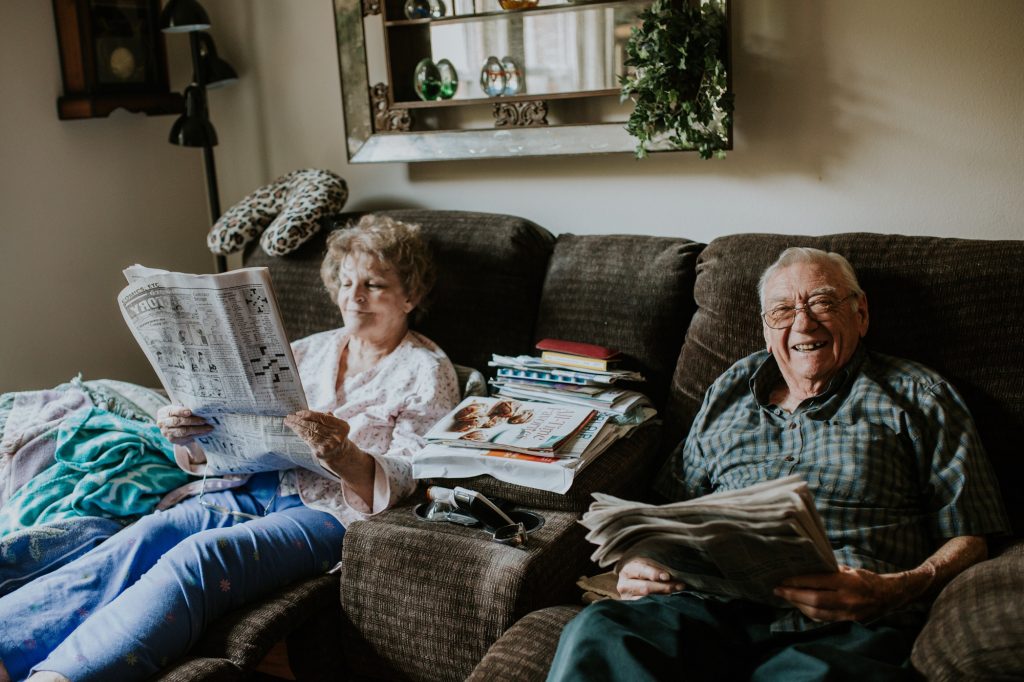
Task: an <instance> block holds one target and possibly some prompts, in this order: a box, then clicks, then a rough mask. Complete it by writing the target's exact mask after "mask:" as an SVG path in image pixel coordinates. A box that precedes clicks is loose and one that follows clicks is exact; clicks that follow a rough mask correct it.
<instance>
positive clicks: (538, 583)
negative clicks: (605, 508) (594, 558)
mask: <svg viewBox="0 0 1024 682" xmlns="http://www.w3.org/2000/svg"><path fill="white" fill-rule="evenodd" d="M413 508H414V503H407V504H403V505H401V506H398V507H395V508H394V509H391V510H389V511H386V512H382V513H381V514H378V515H376V516H374V517H372V518H370V519H368V520H366V521H361V522H359V523H356V524H353V526H352V527H351V528H350V529H349V531H348V534H347V535H346V536H345V546H344V552H343V559H342V565H341V584H342V592H341V601H342V608H343V610H344V612H345V615H346V617H347V618H348V619H349V620H350V624H349V627H350V628H352V630H351V631H350V632H347V633H346V635H345V637H344V638H343V641H344V642H345V646H346V647H350V646H354V645H356V644H357V643H358V641H359V640H360V639H363V638H365V640H367V641H368V642H370V643H372V644H371V646H372V652H368V651H363V652H353V653H351V654H350V653H349V651H348V650H346V658H347V659H348V660H349V662H350V664H351V665H352V667H353V672H355V673H356V674H361V675H367V676H375V675H379V674H380V670H382V669H386V668H387V667H389V666H393V667H394V669H395V671H396V672H395V674H396V675H397V676H399V677H401V678H408V679H412V680H423V681H424V682H440V681H442V680H449V681H455V680H464V679H465V678H466V677H467V676H468V675H469V673H470V672H471V671H472V669H473V667H474V666H475V665H476V663H477V662H478V661H479V660H480V659H481V658H482V657H483V655H484V654H485V653H486V652H487V649H488V647H489V646H490V645H491V644H492V643H493V642H494V641H495V640H497V639H498V637H499V636H500V635H501V633H502V632H504V631H505V630H506V629H507V628H508V627H509V626H511V625H512V624H513V623H515V622H516V621H517V620H518V619H519V618H521V617H523V616H525V615H526V614H527V613H529V612H530V611H534V610H536V609H541V608H544V607H548V606H553V605H555V604H559V603H564V602H568V601H575V600H577V599H578V589H577V588H576V587H575V584H574V583H575V581H576V579H577V578H578V577H579V576H580V575H583V574H585V573H588V572H593V569H592V567H591V566H590V563H589V561H588V559H587V557H588V556H589V554H590V549H591V547H590V545H589V543H587V542H586V540H585V539H584V535H585V532H586V529H584V528H583V527H582V526H581V525H579V524H578V523H577V515H576V514H573V513H570V512H558V511H550V510H537V511H538V512H539V513H540V514H541V515H543V516H544V518H545V523H544V525H543V526H542V527H541V528H540V529H538V530H537V531H535V532H533V533H531V534H530V540H529V543H528V544H527V545H526V546H525V547H524V548H514V547H508V546H505V545H500V544H497V543H495V542H493V541H492V540H491V538H490V535H489V534H487V533H486V532H485V531H483V530H481V529H478V528H466V527H464V526H458V525H455V524H452V523H446V522H441V523H431V522H428V521H423V520H421V519H419V518H418V517H416V516H415V514H414V512H413ZM555 548H557V550H556V549H555ZM439 549H440V551H439ZM411 633H416V634H415V635H412V634H411ZM372 654H375V656H374V655H372ZM375 657H376V658H377V660H374V659H375ZM380 659H383V661H381V660H380ZM384 661H386V663H385V662H384Z"/></svg>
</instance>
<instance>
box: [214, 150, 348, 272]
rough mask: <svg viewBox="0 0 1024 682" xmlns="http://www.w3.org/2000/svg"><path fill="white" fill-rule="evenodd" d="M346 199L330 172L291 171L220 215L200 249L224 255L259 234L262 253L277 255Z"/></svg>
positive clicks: (310, 231) (339, 181) (343, 187)
mask: <svg viewBox="0 0 1024 682" xmlns="http://www.w3.org/2000/svg"><path fill="white" fill-rule="evenodd" d="M347 199H348V186H347V185H346V184H345V181H344V180H342V179H341V177H339V176H338V175H335V174H334V173H332V172H331V171H325V170H313V169H305V170H296V171H292V172H291V173H288V174H287V175H284V176H282V177H280V178H278V179H277V180H275V181H274V182H272V183H270V184H269V185H265V186H263V187H260V188H259V189H258V190H256V191H255V192H253V193H252V194H250V195H249V196H247V197H246V198H245V199H242V200H241V201H240V202H238V203H237V204H235V205H234V206H232V207H231V208H229V209H228V210H227V211H225V212H224V215H222V216H221V217H220V219H219V220H218V221H217V222H216V224H214V226H213V228H212V229H211V230H210V234H208V235H207V236H206V245H207V246H208V247H209V249H210V251H212V252H214V253H216V254H220V255H222V256H226V255H227V254H229V253H235V252H236V251H239V250H241V248H242V247H243V246H245V245H246V244H248V243H249V242H250V241H252V240H253V239H255V238H256V237H260V234H261V233H262V236H261V237H260V246H261V247H263V250H264V251H266V252H267V254H268V255H270V256H283V255H284V254H286V253H289V252H291V251H294V250H295V249H297V248H299V246H301V245H302V244H303V243H304V242H305V241H306V240H307V239H309V238H310V237H312V236H313V235H314V234H315V233H316V231H317V230H319V229H320V223H319V219H320V218H321V217H322V216H325V215H330V214H332V213H338V212H340V211H341V209H342V207H343V206H344V205H345V201H346V200H347Z"/></svg>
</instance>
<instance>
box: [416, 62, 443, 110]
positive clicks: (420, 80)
mask: <svg viewBox="0 0 1024 682" xmlns="http://www.w3.org/2000/svg"><path fill="white" fill-rule="evenodd" d="M413 87H414V88H415V89H416V94H417V95H418V96H419V98H420V99H422V100H424V101H432V100H435V99H437V98H438V97H439V96H440V95H441V74H440V72H439V71H438V69H437V64H435V63H434V62H432V61H431V60H430V59H429V58H424V59H421V60H420V63H419V64H417V65H416V71H415V72H414V73H413Z"/></svg>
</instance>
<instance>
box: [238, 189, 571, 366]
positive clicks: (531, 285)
mask: <svg viewBox="0 0 1024 682" xmlns="http://www.w3.org/2000/svg"><path fill="white" fill-rule="evenodd" d="M381 213H383V214H386V215H389V216H391V217H393V218H395V219H397V220H401V221H404V222H410V223H418V224H419V225H420V226H421V227H422V228H423V234H424V236H425V237H426V239H427V241H428V242H429V243H430V245H431V247H432V249H433V252H434V258H435V261H436V262H437V264H438V272H437V284H436V285H435V287H434V290H433V292H432V293H431V295H430V297H429V301H428V304H429V309H428V311H427V313H426V315H425V316H423V318H422V319H421V320H420V321H419V322H418V323H417V324H416V325H414V326H415V328H416V329H417V330H419V331H421V332H423V333H424V334H425V335H426V336H427V337H429V338H430V339H432V340H433V341H434V342H436V343H437V344H438V345H439V346H441V348H443V349H444V351H445V352H446V353H447V354H448V357H450V358H451V360H452V362H456V363H459V364H462V365H468V366H469V367H474V368H476V369H479V370H486V369H487V361H488V360H490V357H491V353H492V352H493V353H502V354H509V355H518V354H520V353H525V352H528V351H529V350H530V348H531V347H532V341H533V327H534V322H535V319H536V312H537V303H538V301H539V299H540V290H541V286H542V284H543V281H544V273H545V271H546V270H547V264H548V257H549V255H550V253H551V248H552V245H553V243H554V237H553V236H552V235H551V234H550V233H549V232H548V231H547V230H545V229H544V228H542V227H539V226H538V225H536V224H534V223H532V222H530V221H528V220H525V219H523V218H516V217H514V216H507V215H494V214H489V213H473V212H468V211H436V210H418V209H407V210H396V211H381ZM361 215H362V214H360V213H347V214H340V215H337V216H331V217H330V218H326V219H324V223H325V228H326V229H322V230H321V231H320V232H318V233H317V234H316V235H314V236H313V237H312V238H310V240H309V241H307V242H306V243H305V244H303V245H302V246H301V247H300V248H299V249H297V250H296V251H294V252H292V253H290V254H288V255H286V256H280V257H271V256H267V255H266V254H265V253H263V252H262V250H260V249H258V248H256V247H255V245H254V244H255V242H254V243H252V244H250V245H249V248H248V249H247V251H246V255H245V264H246V265H247V266H266V267H269V268H270V270H271V275H272V277H273V279H274V289H275V291H276V293H277V300H278V303H279V305H280V307H281V311H282V315H283V316H284V320H285V329H286V331H287V332H288V337H289V338H290V339H293V340H294V339H299V338H302V337H303V336H308V335H309V334H312V333H314V332H318V331H323V330H325V329H333V328H335V327H340V326H341V325H342V319H341V314H340V313H339V312H338V307H337V306H336V305H335V304H334V303H333V301H331V299H330V296H328V294H327V293H326V291H325V289H324V287H323V284H322V283H321V282H320V274H319V272H320V262H321V261H322V260H323V256H324V253H325V243H326V240H327V234H328V233H329V232H330V231H331V230H332V229H336V228H340V227H345V226H347V225H349V224H350V223H352V222H354V221H356V220H358V219H359V217H360V216H361Z"/></svg>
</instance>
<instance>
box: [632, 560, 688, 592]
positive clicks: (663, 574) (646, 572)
mask: <svg viewBox="0 0 1024 682" xmlns="http://www.w3.org/2000/svg"><path fill="white" fill-rule="evenodd" d="M616 589H617V590H618V592H619V596H620V597H622V598H623V599H639V598H640V597H646V596H647V595H649V594H672V593H673V592H681V591H682V590H685V589H686V585H684V584H683V583H681V582H677V581H675V580H672V576H671V575H669V572H668V571H666V570H665V567H664V566H661V565H659V564H658V563H656V562H654V561H651V560H650V559H632V560H630V561H628V562H626V564H625V565H624V566H623V567H622V569H621V570H620V571H619V582H618V585H617V586H616Z"/></svg>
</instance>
